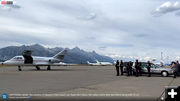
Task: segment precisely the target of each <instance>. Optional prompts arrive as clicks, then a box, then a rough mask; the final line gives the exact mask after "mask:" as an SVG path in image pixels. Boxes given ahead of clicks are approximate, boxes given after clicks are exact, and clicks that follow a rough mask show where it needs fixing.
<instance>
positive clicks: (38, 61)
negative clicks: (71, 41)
mask: <svg viewBox="0 0 180 101" xmlns="http://www.w3.org/2000/svg"><path fill="white" fill-rule="evenodd" d="M32 59H33V61H32V63H25V59H24V57H23V56H15V57H14V58H12V59H10V60H7V61H5V62H4V63H3V64H8V65H25V64H31V65H51V64H53V63H59V62H61V60H59V59H55V58H53V57H39V56H32Z"/></svg>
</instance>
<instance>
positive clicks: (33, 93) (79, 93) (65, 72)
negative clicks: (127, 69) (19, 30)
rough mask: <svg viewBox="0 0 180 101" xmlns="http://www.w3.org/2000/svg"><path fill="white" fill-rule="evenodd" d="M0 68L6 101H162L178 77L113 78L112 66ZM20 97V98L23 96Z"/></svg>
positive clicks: (1, 89)
mask: <svg viewBox="0 0 180 101" xmlns="http://www.w3.org/2000/svg"><path fill="white" fill-rule="evenodd" d="M46 68H47V67H41V70H39V71H37V70H36V69H35V67H26V66H25V67H23V68H22V71H18V69H17V66H8V67H7V66H1V67H0V95H1V94H3V93H6V94H8V96H9V98H8V99H9V100H19V99H20V100H42V99H43V100H52V99H53V100H110V99H111V100H133V101H134V100H142V101H144V100H151V101H162V100H164V94H165V92H164V90H165V87H166V86H180V77H177V78H175V79H174V78H173V76H172V75H170V76H169V77H161V75H152V77H147V75H143V76H140V77H135V76H130V77H127V76H125V75H124V76H116V71H115V67H114V66H53V67H51V69H52V70H50V71H47V70H46ZM23 94H24V95H23Z"/></svg>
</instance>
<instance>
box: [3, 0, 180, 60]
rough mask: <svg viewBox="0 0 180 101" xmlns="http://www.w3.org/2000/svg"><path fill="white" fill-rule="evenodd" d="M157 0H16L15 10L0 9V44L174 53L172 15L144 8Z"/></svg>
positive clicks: (176, 25) (175, 37)
mask: <svg viewBox="0 0 180 101" xmlns="http://www.w3.org/2000/svg"><path fill="white" fill-rule="evenodd" d="M137 1H138V2H137ZM157 2H158V3H159V4H160V3H162V1H160V0H159V1H156V2H155V1H154V0H141V3H139V0H103V2H102V1H100V0H76V1H75V0H53V1H49V0H22V1H21V2H17V4H18V5H19V6H20V9H16V10H13V8H11V9H12V11H11V12H7V11H6V10H2V11H1V12H0V23H1V25H0V36H1V37H0V43H3V44H0V48H1V47H4V46H9V45H14V44H17V45H19V44H32V43H39V44H43V45H46V46H49V47H53V46H59V47H68V48H72V47H74V46H78V47H80V48H83V49H85V50H90V51H92V50H95V51H97V52H98V53H101V54H108V53H113V54H121V55H125V56H128V55H131V56H134V55H139V56H141V55H146V54H148V55H149V56H158V54H159V51H162V49H167V50H171V49H174V50H177V53H179V47H177V46H175V45H174V43H180V40H179V39H178V38H179V37H180V35H179V32H180V29H179V26H180V24H179V23H178V20H179V19H178V17H176V16H164V17H163V18H162V17H156V18H155V17H152V16H151V15H149V13H147V12H150V11H152V9H154V6H155V5H156V4H157ZM129 5H131V6H129ZM145 5H146V6H145ZM173 5H174V3H173ZM176 5H177V4H176ZM15 8H16V7H15ZM17 8H18V7H17ZM0 10H1V9H0ZM160 10H161V9H160ZM162 14H164V13H162ZM177 15H178V14H177ZM171 44H172V45H171ZM173 53H176V52H173ZM179 54H180V53H179Z"/></svg>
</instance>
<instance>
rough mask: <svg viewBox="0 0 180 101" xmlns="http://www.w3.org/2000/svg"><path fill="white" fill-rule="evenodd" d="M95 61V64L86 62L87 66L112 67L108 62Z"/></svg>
mask: <svg viewBox="0 0 180 101" xmlns="http://www.w3.org/2000/svg"><path fill="white" fill-rule="evenodd" d="M95 61H96V63H90V62H89V61H87V64H89V65H93V66H99V65H101V66H106V65H113V64H112V63H110V62H99V61H98V60H95Z"/></svg>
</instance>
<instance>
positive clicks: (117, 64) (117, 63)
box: [115, 60, 119, 76]
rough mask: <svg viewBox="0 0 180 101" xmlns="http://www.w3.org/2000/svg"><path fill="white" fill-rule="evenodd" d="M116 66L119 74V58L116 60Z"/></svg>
mask: <svg viewBox="0 0 180 101" xmlns="http://www.w3.org/2000/svg"><path fill="white" fill-rule="evenodd" d="M115 67H116V73H117V74H116V76H119V60H117V61H116V64H115Z"/></svg>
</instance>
